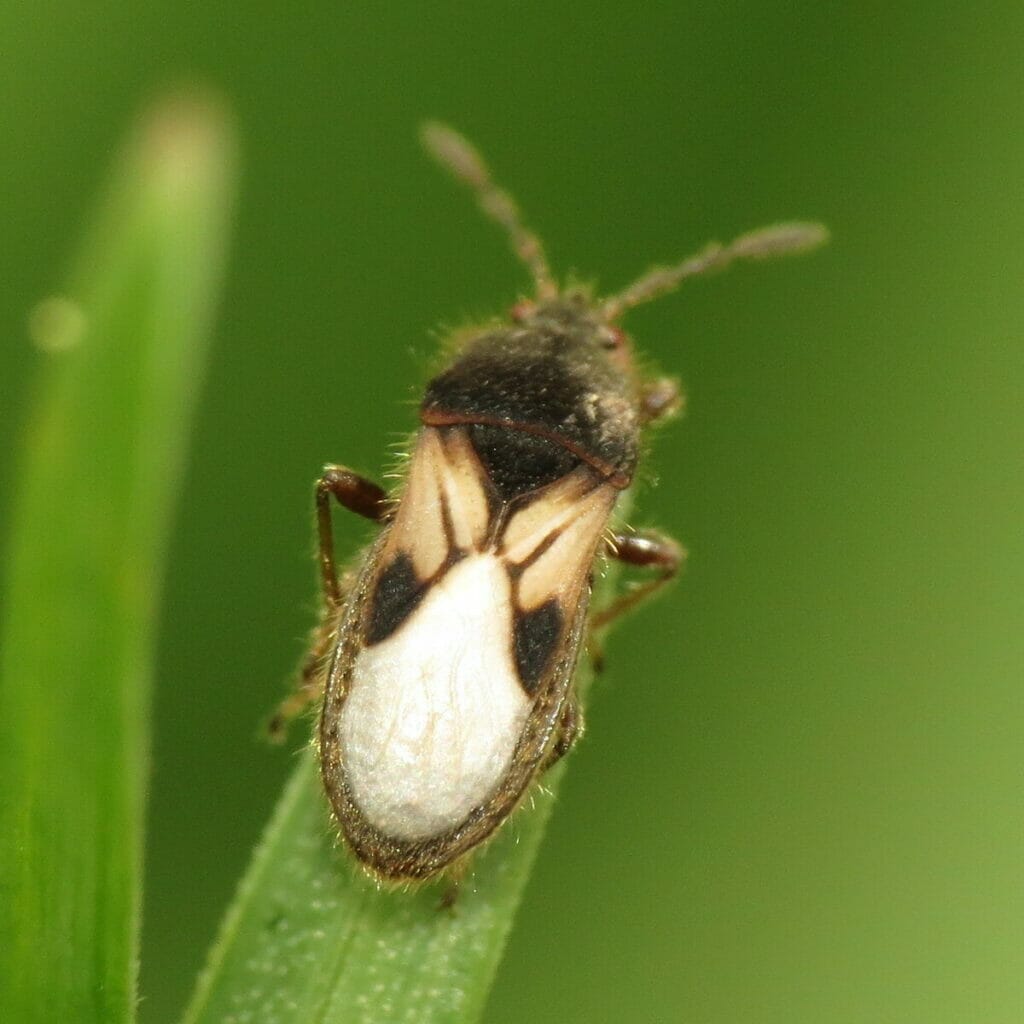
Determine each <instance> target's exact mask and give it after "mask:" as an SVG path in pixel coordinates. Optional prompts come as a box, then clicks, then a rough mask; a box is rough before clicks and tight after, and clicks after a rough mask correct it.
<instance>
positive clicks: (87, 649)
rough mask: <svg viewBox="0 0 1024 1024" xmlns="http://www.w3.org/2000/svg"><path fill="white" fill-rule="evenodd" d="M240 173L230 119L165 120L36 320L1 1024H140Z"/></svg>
mask: <svg viewBox="0 0 1024 1024" xmlns="http://www.w3.org/2000/svg"><path fill="white" fill-rule="evenodd" d="M232 164H233V160H232V146H231V141H230V132H229V130H228V126H227V124H226V122H225V118H224V116H223V113H222V112H221V111H220V110H219V109H218V108H217V107H216V106H214V105H212V104H211V103H209V102H208V101H205V100H202V99H200V98H197V97H191V96H189V97H179V98H176V99H173V100H171V101H167V102H165V103H163V104H161V105H159V106H158V107H157V108H155V109H154V110H153V111H152V112H151V113H150V114H149V115H148V116H147V117H146V118H145V119H144V120H143V122H142V123H141V124H140V126H139V128H138V130H137V132H136V134H135V137H134V138H133V139H132V140H131V141H130V143H129V145H128V146H127V147H126V149H125V152H124V153H123V155H122V157H121V159H120V161H119V164H118V167H117V169H116V172H115V174H114V177H113V180H112V181H111V183H110V186H109V189H108V192H107V195H106V198H105V199H104V201H103V202H102V203H101V204H100V208H99V210H98V214H97V217H96V218H95V220H94V222H93V224H92V228H91V230H90V231H89V232H88V235H87V237H86V239H85V242H84V245H83V246H82V248H81V250H80V253H79V256H78V258H77V260H76V262H75V266H74V270H73V273H72V275H71V280H70V283H69V285H68V289H67V292H66V294H64V295H61V296H59V297H55V298H52V299H49V300H47V301H45V302H44V303H41V304H40V306H39V307H38V308H37V309H36V311H35V312H34V314H33V316H32V319H31V324H30V329H31V333H32V334H33V337H34V339H35V341H36V343H37V344H38V345H39V347H41V348H43V349H44V350H47V351H48V353H49V354H48V359H49V363H48V365H47V366H46V367H45V368H44V372H43V374H42V379H41V381H40V388H39V392H38V395H37V401H36V403H35V409H34V414H33V415H32V418H31V421H30V423H29V425H28V430H27V433H26V436H25V450H24V454H23V458H22V467H21V481H20V491H19V493H18V496H17V500H16V507H15V513H14V521H13V527H12V532H11V537H10V541H9V546H8V549H7V565H6V583H5V589H4V600H3V625H2V632H0V638H2V647H0V723H2V726H0V727H2V729H3V742H0V777H2V778H3V789H2V796H0V887H2V888H0V1020H4V1021H17V1022H19V1024H21V1022H30V1021H45V1022H48V1024H50V1022H54V1024H55V1022H68V1024H70V1022H74V1024H88V1022H91V1021H96V1022H100V1021H102V1022H114V1021H127V1020H132V1019H133V1018H134V1016H135V1000H136V997H135V974H136V966H137V958H138V932H139V928H138V919H139V901H140V881H141V863H142V834H143V812H144V802H145V801H144V794H145V785H146V775H147V757H148V743H149V740H148V735H149V733H148V725H147V719H148V713H149V704H150V674H151V655H152V647H153V634H154V622H155V614H156V606H157V596H158V591H159V583H160V578H161V567H162V563H163V556H164V552H165V548H166V541H167V535H168V526H169V522H170V512H171V509H172V504H173V498H174V495H175V492H176V484H177V481H178V477H179V475H180V469H181V464H182V456H183V454H184V445H185V438H186V433H187V426H188V421H189V418H190V414H191V410H192V407H193V404H194V400H195V398H196V395H197V393H198V391H199V387H200V383H201V377H202V368H203V356H204V350H205V348H206V341H207V338H208V336H209V329H210V315H211V310H212V305H213V300H214V297H215V295H216V292H217V286H218V283H219V278H220V272H221V265H222V257H223V250H224V241H225V235H226V225H227V214H228V207H229V199H230V193H231V177H232Z"/></svg>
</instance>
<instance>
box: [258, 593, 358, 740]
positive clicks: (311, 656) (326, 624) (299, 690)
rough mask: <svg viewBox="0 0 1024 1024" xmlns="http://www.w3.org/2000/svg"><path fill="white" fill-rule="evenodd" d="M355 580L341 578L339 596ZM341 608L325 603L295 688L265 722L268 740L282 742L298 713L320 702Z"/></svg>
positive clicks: (342, 598)
mask: <svg viewBox="0 0 1024 1024" xmlns="http://www.w3.org/2000/svg"><path fill="white" fill-rule="evenodd" d="M354 583H355V574H353V573H349V574H346V575H345V576H343V577H342V579H341V584H340V586H339V595H340V598H341V600H344V599H345V597H346V596H347V595H348V593H349V591H350V590H351V589H352V586H353V584H354ZM339 614H340V608H338V607H335V606H333V605H328V606H327V607H326V608H324V611H323V615H322V617H321V620H320V622H319V624H318V625H317V627H316V629H314V630H313V636H312V639H311V642H310V648H309V653H308V654H307V655H306V658H305V660H304V661H303V663H302V670H301V671H300V672H299V674H298V679H297V680H296V682H295V689H294V690H293V692H292V693H290V694H289V695H288V696H287V697H285V699H284V700H283V701H281V703H280V704H279V705H278V706H277V709H276V710H275V711H274V713H273V714H272V715H271V716H270V719H269V721H268V722H267V726H266V728H267V737H268V739H269V740H270V741H271V743H282V742H283V741H284V738H285V734H286V733H287V731H288V724H289V722H291V720H292V719H293V718H297V717H298V716H299V715H301V714H302V713H303V712H304V711H305V710H306V708H308V707H309V705H310V704H313V703H315V702H316V701H319V700H320V698H321V697H322V696H323V692H324V670H325V668H326V665H325V661H324V659H325V658H326V657H327V655H328V654H329V653H330V650H331V648H332V647H333V646H334V641H335V639H336V638H337V625H338V616H339Z"/></svg>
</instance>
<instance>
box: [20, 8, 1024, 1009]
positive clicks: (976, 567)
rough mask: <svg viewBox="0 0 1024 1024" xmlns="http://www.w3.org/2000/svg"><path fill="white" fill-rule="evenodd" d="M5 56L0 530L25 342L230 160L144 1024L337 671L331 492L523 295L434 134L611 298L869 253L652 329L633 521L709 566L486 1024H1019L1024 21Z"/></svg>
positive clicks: (699, 13) (449, 14)
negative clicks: (453, 179) (143, 129)
mask: <svg viewBox="0 0 1024 1024" xmlns="http://www.w3.org/2000/svg"><path fill="white" fill-rule="evenodd" d="M0 39H2V53H3V60H2V63H0V88H2V92H0V94H2V95H3V103H4V113H3V115H2V118H0V165H2V167H3V177H4V187H3V188H2V189H0V223H2V224H3V226H4V238H5V242H4V259H3V279H2V282H0V330H2V333H3V337H4V339H5V344H4V345H3V346H2V348H0V380H2V381H3V390H2V401H0V432H2V436H4V437H5V438H7V439H8V443H7V444H5V445H4V446H3V451H2V452H0V516H2V517H3V520H4V523H6V519H7V516H8V514H9V510H10V505H11V486H12V482H13V479H14V460H13V458H12V452H13V449H14V447H15V439H16V438H17V436H18V433H19V430H20V429H21V427H22V425H23V423H24V420H25V414H26V406H27V402H28V396H29V393H30V390H31V382H32V380H33V377H34V372H35V370H36V363H37V362H38V360H39V358H40V357H39V356H38V355H36V354H35V353H34V352H33V351H32V349H31V347H30V345H29V343H28V341H27V332H26V326H25V324H26V316H27V312H28V310H29V309H30V308H31V307H32V305H33V304H34V302H35V301H37V300H38V299H40V298H41V297H43V296H45V295H47V294H49V293H51V292H52V291H54V290H55V289H58V288H59V287H60V284H61V282H62V276H63V272H64V269H65V267H66V261H67V258H68V255H69V253H70V252H71V250H72V248H73V246H74V243H75V241H76V239H77V237H78V233H79V229H80V227H81V226H82V224H83V222H84V219H85V215H86V211H87V210H88V208H89V206H90V204H91V202H92V199H93V196H94V193H95V191H96V189H97V187H98V186H99V183H100V182H101V181H102V180H103V177H104V174H105V171H106V168H107V164H108V161H109V158H110V157H111V154H112V152H113V150H114V149H115V147H116V146H117V144H118V142H119V141H120V139H121V138H122V137H123V135H124V133H125V131H126V129H127V126H128V125H129V123H130V122H131V120H132V118H133V117H134V116H135V115H136V113H137V112H138V111H139V109H140V108H141V106H142V105H143V104H144V103H145V102H146V101H147V100H148V99H149V98H151V97H153V96H154V95H156V94H158V93H159V92H160V91H161V89H163V88H164V87H166V86H168V85H177V84H179V83H181V82H182V81H185V82H190V81H200V82H203V83H206V84H208V85H211V86H213V87H214V88H216V89H218V90H220V91H221V92H223V93H224V94H225V95H226V97H227V98H228V100H229V101H230V103H231V104H232V106H233V108H234V110H235V112H236V116H237V121H238V124H239V128H240V134H241V138H242V146H243V181H242V192H241V199H240V203H239V207H238V216H237V226H236V234H235V237H234V241H233V247H232V248H233V255H232V260H231V263H230V268H229V276H228V282H227V292H226V297H225V300H224V302H223V306H222V314H221V317H220V320H219V328H218V333H217V338H216V345H215V348H214V352H213V359H212V365H211V367H210V371H209V374H208V379H207V380H206V381H205V383H203V384H202V387H203V399H202V404H201V407H200V414H199V420H198V423H197V428H196V430H195V434H194V447H193V457H192V460H191V464H190V469H189V474H188V477H187V481H186V486H185V491H184V495H183V500H182V501H181V503H180V511H179V518H178V523H177V529H176V534H175V539H174V544H173V549H172V556H171V567H170V573H169V578H168V580H167V592H166V598H165V610H166V614H165V620H164V625H163V629H162V636H161V641H160V652H159V664H158V689H157V693H156V713H157V714H156V733H155V746H154V764H153V778H152V789H151V801H150V822H151V829H150V836H149V845H148V865H147V869H148V882H147V885H148V888H147V895H146V910H145V926H144V948H143V967H142V985H143V1004H142V1019H143V1021H144V1022H146V1024H152V1022H158V1021H165V1020H168V1019H171V1018H172V1017H173V1016H174V1015H175V1014H176V1013H177V1011H178V1010H179V1009H180V1007H181V1005H182V1003H183V1001H184V999H185V996H186V994H187V991H188V989H189V986H190V983H191V978H192V976H193V975H194V973H195V971H196V970H197V968H198V967H199V965H200V963H201V962H202V959H203V956H204V952H205V949H206V947H207V945H208V943H209V941H210V939H211V937H212V934H213V931H214V928H215V926H216V924H217V921H218V919H219V916H220V913H221V911H222V909H223V907H224V905H225V903H226V901H227V899H228V898H229V896H230V894H231V891H232V886H233V883H234V881H235V880H236V879H237V877H238V875H239V874H240V872H241V870H242V868H243V866H244V865H245V863H246V860H247V857H248V854H249V850H250V849H251V846H252V844H253V842H254V840H255V839H256V837H257V835H258V834H259V831H260V829H261V827H262V824H263V822H264V821H265V819H266V817H267V815H268V812H269V810H270V808H271V806H272V804H273V802H274V799H275V796H276V793H277V791H278V789H279V787H280V785H281V782H282V780H283V779H284V777H285V775H286V773H287V772H288V770H289V768H290V765H291V763H292V760H293V759H292V757H291V756H289V754H288V752H286V751H282V750H276V749H272V748H269V747H267V746H265V745H263V744H262V743H261V742H259V740H258V738H257V729H258V724H259V722H260V720H261V719H262V717H263V716H264V715H265V713H266V712H267V711H268V710H269V709H270V708H271V707H272V705H273V704H274V703H275V701H276V700H277V699H278V697H279V696H280V694H281V693H282V692H283V687H284V681H285V679H286V677H287V676H288V674H289V672H290V670H291V668H292V666H293V664H294V663H295V662H296V660H297V659H298V658H299V656H300V652H301V648H302V637H303V636H304V634H305V631H306V629H307V628H308V627H309V625H310V624H311V615H312V609H313V607H314V603H315V577H314V573H313V570H312V563H311V561H310V558H309V555H310V551H311V526H310V484H311V481H312V480H313V478H314V476H315V475H316V473H317V470H318V468H319V466H320V465H321V463H323V462H324V461H327V460H338V461H344V462H346V463H348V464H350V465H353V466H355V467H358V468H359V469H361V470H363V471H366V472H368V473H370V474H373V475H378V474H379V471H380V468H381V467H382V466H383V465H384V464H386V462H387V461H388V459H389V448H388V446H389V444H391V443H393V442H394V441H395V440H396V439H397V438H399V437H401V436H402V433H403V432H405V431H408V430H409V429H410V428H411V426H412V424H413V409H412V403H413V402H414V400H415V396H416V389H417V387H418V386H419V385H420V384H421V383H422V377H423V372H424V366H425V365H426V364H427V363H428V362H429V359H430V355H431V353H432V352H433V350H434V346H435V342H434V340H433V339H432V334H431V331H432V330H433V329H435V328H436V327H437V326H438V325H440V324H443V323H446V322H447V323H460V322H462V321H463V319H464V318H465V317H467V316H471V315H478V314H488V313H491V312H493V311H495V310H500V309H502V308H504V307H506V306H508V305H509V304H510V303H511V302H512V301H513V300H514V299H515V298H516V296H517V294H518V292H519V290H520V289H522V288H524V287H525V286H526V281H525V278H524V275H523V273H522V272H521V271H520V270H519V268H518V267H517V266H516V265H515V264H514V263H513V261H512V260H511V258H510V257H509V255H508V254H507V252H506V250H505V246H504V242H503V240H502V239H501V237H500V236H499V235H498V233H497V232H496V231H495V230H494V229H493V228H492V227H491V226H489V225H487V224H486V223H484V222H483V221H482V219H481V218H479V217H478V216H477V215H476V214H475V212H474V210H473V208H472V207H471V205H470V203H469V202H468V200H467V198H466V196H465V195H464V194H462V193H461V192H459V191H458V190H457V189H456V188H455V187H454V186H452V184H451V183H450V182H448V181H446V180H444V179H443V178H442V177H441V175H440V174H439V173H438V171H437V170H436V169H435V168H434V167H433V166H431V165H430V164H429V163H428V161H427V160H426V159H425V158H424V157H423V155H422V154H421V153H420V152H419V150H418V147H417V144H416V139H415V128H416V125H417V123H418V122H419V121H420V120H421V119H423V118H424V117H427V116H433V117H441V118H444V119H447V120H449V121H451V122H452V123H453V124H455V125H456V126H458V127H460V128H462V129H463V130H464V131H465V132H466V133H467V134H468V135H470V137H471V138H473V139H474V140H476V141H477V142H478V144H479V145H480V147H481V149H482V150H483V151H484V153H485V154H487V156H488V157H489V158H490V160H491V162H492V164H493V165H494V167H495V168H496V170H497V172H498V175H499V177H500V178H501V180H502V181H503V182H506V183H507V184H508V185H509V186H510V187H511V188H512V190H513V191H514V192H515V193H516V194H517V195H518V196H519V198H520V200H521V202H522V203H523V205H524V207H525V209H526V210H527V213H528V217H529V219H530V222H531V223H533V224H534V225H536V226H537V227H538V229H539V230H540V231H541V233H542V234H543V236H544V237H545V238H546V240H547V242H548V245H549V248H550V252H551V256H552V259H553V261H554V262H555V264H556V266H557V267H559V268H560V269H562V270H563V271H565V270H569V269H571V268H575V269H578V270H579V272H580V273H581V274H583V275H585V276H591V275H592V276H593V277H595V278H596V279H597V280H599V281H600V283H601V284H602V286H604V287H606V288H614V287H616V286H619V285H621V284H623V283H625V282H627V281H628V280H630V279H632V277H633V276H635V275H636V274H637V273H638V272H639V271H640V270H642V269H644V268H645V267H646V266H647V265H648V264H649V263H651V262H654V261H665V260H669V259H672V258H675V257H678V256H682V255H685V254H686V253H688V252H690V251H691V250H694V249H696V248H697V247H699V246H700V245H701V244H702V243H703V242H704V241H706V240H707V239H709V238H712V237H724V236H731V235H732V234H734V233H736V232H738V231H741V230H744V229H746V228H749V227H753V226H756V225H759V224H762V223H765V222H770V221H772V220H776V219H783V218H792V217H809V218H819V219H821V220H823V221H825V222H826V223H828V224H829V225H830V227H831V228H832V231H833V235H834V241H833V244H832V246H831V247H830V248H829V249H827V250H825V251H824V252H822V253H820V254H817V255H815V256H813V257H811V258H809V259H806V260H802V261H792V262H786V263H780V264H777V265H771V266H767V267H764V268H756V269H753V270H749V269H742V270H737V271H735V272H732V273H730V274H728V275H724V276H721V277H716V278H714V279H710V280H706V281H701V282H698V283H694V284H692V285H690V286H689V287H687V289H686V290H685V293H681V294H680V295H678V296H677V297H674V298H670V299H666V300H663V301H662V302H660V303H659V304H657V305H654V306H651V307H649V308H646V309H643V310H641V311H639V312H638V313H636V314H635V315H634V316H633V317H632V318H631V320H630V321H629V326H630V327H631V329H632V331H633V333H634V334H635V335H636V337H637V338H638V339H639V342H640V344H641V345H642V347H643V350H644V351H645V352H646V353H648V354H649V355H650V357H651V358H652V359H653V360H654V361H656V362H657V363H658V364H659V365H660V366H662V367H663V368H664V369H666V370H669V371H671V372H673V373H677V374H678V375H679V376H680V377H681V378H682V379H683V381H684V382H685V384H686V387H687V390H688V393H689V396H690V401H689V408H688V412H687V416H686V418H685V419H684V420H683V421H682V422H680V423H678V424H675V425H673V426H672V427H671V428H670V429H669V430H668V431H667V432H665V433H664V434H663V435H661V436H660V437H659V439H658V442H657V445H656V451H655V453H654V458H653V460H652V465H653V466H654V468H655V470H656V473H657V476H658V477H659V484H658V486H657V487H656V488H650V487H645V488H644V489H643V491H642V493H641V494H640V495H639V502H638V507H637V512H636V515H635V517H634V519H635V522H636V523H637V525H656V526H659V527H661V528H663V529H666V530H669V531H671V532H673V533H675V534H676V535H678V536H679V537H680V538H681V539H682V540H683V541H684V542H685V543H686V544H687V545H688V546H689V547H690V549H691V561H690V566H689V568H688V571H687V574H686V577H685V579H684V580H683V581H682V582H681V583H680V585H679V586H678V587H676V588H675V589H674V591H673V592H672V593H671V595H670V596H669V597H667V598H665V599H664V600H661V601H659V602H657V603H656V604H655V605H653V606H652V607H650V608H649V609H648V610H647V611H645V612H644V613H643V614H642V615H638V616H636V617H635V618H634V619H632V620H630V621H629V622H628V623H627V624H626V625H624V626H623V627H622V629H621V630H620V631H619V632H618V633H617V635H616V636H615V637H614V639H613V641H612V643H611V646H610V650H609V668H608V671H607V672H606V674H605V675H604V676H603V677H602V679H601V680H599V682H598V684H597V686H596V687H595V690H594V693H593V699H592V702H591V707H590V711H589V715H588V727H589V728H588V733H587V736H586V738H585V740H584V741H583V743H582V744H581V746H580V747H579V749H578V751H577V753H576V754H575V755H574V756H573V758H572V765H571V770H570V772H569V773H568V777H567V782H566V785H565V788H564V790H563V793H562V799H561V801H560V804H559V807H558V809H557V812H556V815H555V819H554V824H553V826H552V828H551V831H550V833H549V835H548V837H547V840H546V842H545V846H544V849H543V851H542V854H541V859H540V862H539V866H538V868H537V871H536V873H535V875H534V878H533V880H532V882H531V885H530V888H529V890H528V893H527V897H526V901H525V904H524V907H523V910H522V913H521V915H520V918H519V920H518V923H517V926H516V929H515V932H514V934H513V937H512V940H511V943H510V946H509V949H508V952H507V955H506V958H505V962H504V965H503V967H502V969H501V972H500V975H499V980H498V982H497V986H496V988H495V990H494V994H493V997H492V1000H491V1003H490V1006H489V1010H488V1014H487V1019H488V1021H491V1022H513V1021H523V1020H530V1021H548V1020H550V1021H560V1022H564V1021H605V1020H609V1021H681V1022H687V1024H689V1022H694V1024H697V1022H700V1024H734V1022H737V1021H750V1022H779V1024H796V1022H813V1024H820V1022H822V1021H829V1022H837V1024H852V1022H865V1024H867V1022H871V1024H880V1022H890V1021H892V1022H897V1021H898V1022H918V1021H920V1022H929V1024H935V1022H945V1021H949V1022H958V1024H959V1022H964V1021H969V1022H974V1021H984V1022H990V1021H991V1022H996V1021H998V1022H1002V1021H1005V1022H1019V1021H1020V1020H1022V1019H1024V799H1022V796H1024V792H1022V782H1024V771H1022V769H1024V754H1022V737H1024V699H1022V685H1021V684H1022V682H1024V642H1022V635H1024V634H1022V628H1021V627H1022V625H1024V622H1022V614H1021V611H1022V601H1021V593H1022V586H1021V585H1022V581H1024V573H1022V568H1024V530H1022V514H1021V513H1022V509H1024V471H1022V455H1024V417H1022V415H1021V398H1022V394H1024V392H1022V385H1024V247H1022V239H1024V131H1022V127H1024V124H1022V120H1024V119H1022V111H1024V107H1022V100H1024V7H1022V6H1021V5H1020V4H1019V3H1016V2H1014V3H1010V2H1005V0H1003V2H999V3H992V4H985V3H982V4H974V5H965V4H946V3H940V4H935V3H929V4H926V3H923V2H918V3H910V4H901V5H897V6H895V7H890V6H889V5H881V4H878V5H872V4H858V5H849V4H822V3H820V2H818V3H811V2H796V3H789V4H778V5H765V4H755V3H750V2H726V3H722V4H716V5H685V6H679V5H674V4H664V3H650V2H642V3H633V4H627V5H624V4H621V3H610V2H607V0H596V2H591V3H588V4H586V5H576V4H572V5H569V4H552V3H550V2H549V3H543V4H541V3H518V4H499V3H493V2H490V3H478V4H474V5H468V4H456V3H451V2H448V3H438V4H430V5H423V6H422V7H420V8H419V9H417V10H415V11H414V10H413V9H412V5H408V6H402V5H396V4H390V5H383V4H378V5H366V4H364V5H347V6H341V5H337V4H328V3H311V4H301V5H296V6H295V7H293V8H291V9H287V10H285V9H283V8H277V7H272V6H270V5H264V6H263V7H262V9H258V8H256V7H252V8H250V9H248V10H246V12H245V13H241V9H236V8H234V7H232V6H229V5H226V4H206V5H198V4H171V3H166V2H159V3H156V2H154V3H149V4H145V5H135V4H124V3H111V2H99V3H97V2H92V3H88V4H86V3H80V2H79V3H70V2H65V3H61V4H52V3H37V4H32V5H29V4H17V5H15V4H9V5H5V6H4V7H3V8H2V9H0ZM199 386H200V382H197V387H199ZM65 500H71V501H73V500H74V489H73V486H72V487H70V488H69V491H68V494H67V495H66V496H65ZM4 523H0V526H2V525H4ZM348 528H349V530H350V535H351V537H352V548H353V550H354V549H355V548H356V547H357V545H358V543H359V542H360V541H361V540H362V539H364V538H365V537H366V536H367V531H366V529H365V528H364V527H361V526H359V525H358V524H357V523H355V522H349V523H348ZM59 629H60V624H59V623H54V630H55V636H56V637H59ZM297 744H298V737H295V745H297Z"/></svg>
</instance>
